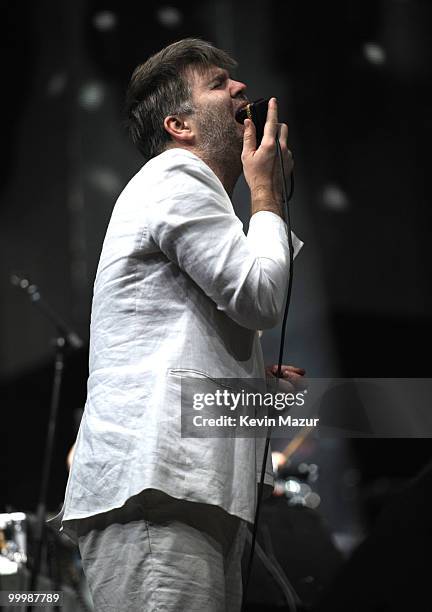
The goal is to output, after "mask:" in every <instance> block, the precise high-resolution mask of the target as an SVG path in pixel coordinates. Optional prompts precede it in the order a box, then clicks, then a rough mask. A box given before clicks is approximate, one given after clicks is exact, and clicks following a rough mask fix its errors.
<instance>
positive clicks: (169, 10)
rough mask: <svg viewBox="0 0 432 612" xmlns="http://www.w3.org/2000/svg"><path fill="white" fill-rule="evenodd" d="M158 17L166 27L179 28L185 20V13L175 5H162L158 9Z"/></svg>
mask: <svg viewBox="0 0 432 612" xmlns="http://www.w3.org/2000/svg"><path fill="white" fill-rule="evenodd" d="M156 19H157V20H158V21H159V23H160V24H161V25H163V26H165V27H166V28H178V27H179V26H180V25H181V24H182V22H183V15H182V14H181V12H180V11H179V10H178V8H176V7H175V6H162V7H161V8H159V9H158V10H157V11H156Z"/></svg>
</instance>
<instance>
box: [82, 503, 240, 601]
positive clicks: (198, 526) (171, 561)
mask: <svg viewBox="0 0 432 612" xmlns="http://www.w3.org/2000/svg"><path fill="white" fill-rule="evenodd" d="M77 523H78V528H77V529H78V545H79V549H80V553H81V557H82V562H83V568H84V573H85V575H86V578H87V581H88V585H89V588H90V592H91V594H92V598H93V602H94V606H95V612H126V611H127V612H156V611H158V612H159V611H160V612H182V611H183V610H184V611H186V610H187V611H190V612H238V611H239V610H240V607H241V596H242V584H241V557H242V553H243V546H244V541H245V534H246V524H245V523H244V522H243V521H242V520H241V519H239V518H237V517H234V516H231V515H229V514H227V513H226V512H225V511H224V510H222V509H221V508H218V507H216V506H209V505H206V504H198V503H194V502H188V501H185V500H176V499H173V498H172V497H169V496H168V495H165V494H164V493H161V492H159V491H146V492H144V493H142V494H140V495H139V496H135V497H134V498H131V499H130V500H128V502H127V504H126V505H125V506H123V508H121V509H118V510H112V511H110V512H107V513H105V514H100V515H98V516H95V517H90V518H88V519H82V520H80V521H77Z"/></svg>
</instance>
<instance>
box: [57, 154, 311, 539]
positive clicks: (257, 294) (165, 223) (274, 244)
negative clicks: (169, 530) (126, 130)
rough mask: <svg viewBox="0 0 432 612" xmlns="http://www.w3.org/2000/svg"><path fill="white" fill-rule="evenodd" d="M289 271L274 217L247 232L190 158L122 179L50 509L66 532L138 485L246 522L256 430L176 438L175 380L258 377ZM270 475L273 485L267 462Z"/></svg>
mask: <svg viewBox="0 0 432 612" xmlns="http://www.w3.org/2000/svg"><path fill="white" fill-rule="evenodd" d="M293 243H294V247H295V253H297V251H298V250H299V248H300V247H301V244H302V243H301V242H300V241H299V240H298V239H297V238H296V237H295V236H294V235H293ZM288 270H289V250H288V240H287V229H286V224H285V223H284V221H283V220H282V219H281V218H280V217H279V216H277V215H275V214H273V213H271V212H266V211H262V212H258V213H256V214H254V215H253V216H252V218H251V220H250V226H249V231H248V234H247V236H245V234H244V232H243V227H242V223H241V221H240V220H239V219H238V217H237V216H236V215H235V213H234V210H233V207H232V204H231V200H230V199H229V197H228V195H227V193H226V191H225V190H224V188H223V185H222V183H221V182H220V180H219V179H218V178H217V176H216V175H215V174H214V172H213V171H212V170H211V169H210V168H209V167H208V166H207V165H206V164H205V163H204V162H203V161H202V160H200V159H199V158H198V157H197V156H196V155H194V154H192V153H190V152H188V151H186V150H183V149H171V150H168V151H166V152H164V153H162V154H161V155H159V156H158V157H156V158H154V159H152V160H150V161H149V162H148V163H147V164H146V165H144V166H143V168H142V169H141V170H140V171H139V172H138V173H137V174H136V175H135V176H134V177H133V178H132V180H131V181H130V182H129V183H128V185H127V186H126V187H125V189H124V190H123V192H122V193H121V195H120V197H119V198H118V200H117V202H116V205H115V207H114V210H113V213H112V217H111V220H110V223H109V226H108V229H107V233H106V237H105V241H104V244H103V248H102V253H101V257H100V261H99V266H98V270H97V275H96V281H95V285H94V296H93V305H92V314H91V329H90V363H89V379H88V394H87V401H86V406H85V410H84V414H83V418H82V422H81V426H80V429H79V433H78V437H77V441H76V449H75V456H74V460H73V464H72V468H71V471H70V474H69V480H68V484H67V488H66V493H65V501H64V505H63V509H62V512H61V513H60V515H59V516H58V517H57V520H62V521H63V527H64V528H65V530H67V531H69V533H70V535H72V537H73V531H74V521H75V520H76V519H82V518H84V517H88V516H92V515H95V514H98V513H103V512H107V511H109V510H111V509H114V508H120V507H121V506H123V504H124V503H125V502H126V500H127V499H129V498H130V497H131V496H133V495H136V494H138V493H139V492H140V491H143V490H145V489H157V490H160V491H164V492H165V493H167V494H168V495H170V496H172V497H174V498H178V499H185V500H190V501H195V502H199V503H207V504H212V505H215V506H219V507H221V508H223V509H224V510H226V511H227V512H228V513H230V514H233V515H235V516H237V517H240V518H241V519H243V520H245V521H249V522H253V519H254V509H255V498H256V482H257V480H259V474H260V470H261V462H262V453H263V447H264V440H262V439H258V440H255V439H253V438H251V439H249V438H241V439H235V438H234V439H233V438H229V439H225V438H211V439H209V438H208V439H203V438H200V439H196V438H195V439H189V438H182V437H181V431H180V383H181V379H182V377H191V376H192V377H194V376H198V377H201V378H206V377H207V378H208V377H210V378H215V377H216V378H260V379H264V363H263V356H262V351H261V346H260V341H259V334H258V331H257V330H259V329H266V328H269V327H273V326H274V325H276V324H277V323H278V322H279V321H280V319H281V316H282V310H283V306H284V297H285V293H286V287H287V280H288ZM267 471H268V477H269V482H271V478H272V476H271V473H272V469H271V461H270V458H269V462H268V466H267Z"/></svg>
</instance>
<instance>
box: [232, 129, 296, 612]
mask: <svg viewBox="0 0 432 612" xmlns="http://www.w3.org/2000/svg"><path fill="white" fill-rule="evenodd" d="M275 140H276V147H277V151H278V157H279V164H280V171H281V177H282V190H283V212H284V213H285V219H284V221H285V222H286V224H287V231H288V249H289V275H288V287H287V292H286V298H285V309H284V316H283V320H282V329H281V338H280V346H279V360H278V369H277V374H276V377H277V378H282V360H283V351H284V344H285V332H286V324H287V320H288V310H289V305H290V300H291V290H292V282H293V265H294V245H293V241H292V234H291V217H290V210H289V206H288V202H289V201H290V200H291V198H292V196H293V193H294V174H293V172H292V171H291V175H290V191H289V194H288V195H287V185H286V178H285V171H284V166H283V157H282V150H281V148H280V143H279V138H278V136H276V139H275ZM270 439H271V425H269V426H268V428H267V435H266V441H265V447H264V455H263V461H262V467H261V477H260V481H259V485H258V496H257V505H256V509H255V520H254V525H253V531H252V543H251V551H250V555H249V561H248V568H247V572H246V580H245V585H244V592H243V601H242V608H241V610H242V612H245V611H246V601H247V592H248V587H249V581H250V576H251V572H252V565H253V560H254V553H255V543H256V537H257V532H258V523H259V517H260V511H261V503H262V498H263V493H264V478H265V470H266V466H267V458H268V453H269V447H270ZM293 605H294V607H293V608H292V612H295V610H296V607H295V604H294V603H293Z"/></svg>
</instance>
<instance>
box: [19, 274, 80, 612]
mask: <svg viewBox="0 0 432 612" xmlns="http://www.w3.org/2000/svg"><path fill="white" fill-rule="evenodd" d="M11 283H12V284H13V285H15V286H18V287H19V288H20V289H23V290H24V291H25V292H26V293H27V294H28V295H29V297H30V300H31V301H32V303H33V304H35V305H36V306H38V307H39V309H40V310H41V311H42V312H43V313H44V315H45V316H46V317H47V318H48V319H50V320H51V322H52V323H54V325H55V327H56V329H57V336H56V337H55V338H54V346H55V359H54V378H53V383H52V391H51V406H50V415H49V421H48V432H47V439H46V444H45V455H44V463H43V471H42V482H41V488H40V493H39V502H38V506H37V516H36V528H35V534H34V541H35V547H34V558H33V564H32V568H31V574H30V585H29V590H30V591H36V590H37V583H38V577H39V574H40V567H41V560H42V545H43V541H44V532H45V521H46V500H47V493H48V483H49V478H50V473H51V465H52V458H53V450H54V440H55V432H56V425H57V415H58V408H59V403H60V402H59V400H60V389H61V385H62V380H63V370H64V357H65V350H66V347H67V346H70V347H71V348H74V349H77V348H80V347H81V346H83V341H82V340H81V338H79V336H78V335H77V334H76V333H75V332H73V331H72V330H71V329H70V328H69V327H68V326H67V325H66V324H65V323H64V321H63V320H62V319H61V318H60V317H59V315H57V313H56V312H55V311H54V310H52V308H51V307H50V306H49V305H48V304H47V302H45V301H44V300H43V299H42V297H41V294H40V291H39V289H38V288H37V287H36V285H34V284H32V283H30V281H29V280H28V279H26V278H22V277H20V276H18V275H17V274H13V275H12V276H11ZM32 609H33V606H32V605H31V604H28V605H27V607H26V610H27V612H31V610H32ZM55 609H57V610H59V609H60V607H59V606H55Z"/></svg>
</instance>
